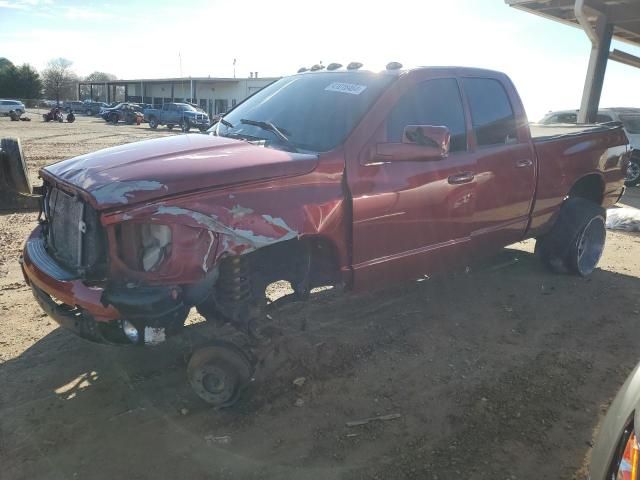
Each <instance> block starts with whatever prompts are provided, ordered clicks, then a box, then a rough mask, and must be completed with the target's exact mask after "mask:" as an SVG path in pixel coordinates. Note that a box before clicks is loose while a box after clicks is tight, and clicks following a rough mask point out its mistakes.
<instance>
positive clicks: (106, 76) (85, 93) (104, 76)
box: [80, 72, 118, 100]
mask: <svg viewBox="0 0 640 480" xmlns="http://www.w3.org/2000/svg"><path fill="white" fill-rule="evenodd" d="M117 78H118V77H116V76H115V75H113V74H111V73H106V72H93V73H90V74H89V75H87V76H86V77H84V81H85V82H95V83H103V82H110V81H111V80H117ZM92 91H93V98H92V100H99V99H100V92H102V98H103V99H104V98H106V97H107V92H106V90H105V88H104V86H102V85H100V86H98V85H95V86H94V87H93V90H92V89H91V87H90V86H89V85H82V86H81V87H80V98H88V97H89V96H91V92H92Z"/></svg>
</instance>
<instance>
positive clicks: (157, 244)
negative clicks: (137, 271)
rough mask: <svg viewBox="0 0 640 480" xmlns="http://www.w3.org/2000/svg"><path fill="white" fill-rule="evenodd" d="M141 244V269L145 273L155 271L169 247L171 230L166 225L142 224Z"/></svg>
mask: <svg viewBox="0 0 640 480" xmlns="http://www.w3.org/2000/svg"><path fill="white" fill-rule="evenodd" d="M140 241H141V243H142V257H141V258H142V268H143V269H144V271H145V272H152V271H154V270H156V269H157V268H158V267H159V266H160V264H161V263H162V261H163V260H164V259H165V257H166V255H167V253H168V251H169V248H170V247H171V229H170V228H169V227H168V226H166V225H158V224H155V223H150V224H144V225H142V228H141V229H140Z"/></svg>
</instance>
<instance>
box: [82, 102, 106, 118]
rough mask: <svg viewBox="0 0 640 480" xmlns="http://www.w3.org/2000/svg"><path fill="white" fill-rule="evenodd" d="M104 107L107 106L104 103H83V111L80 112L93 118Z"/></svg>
mask: <svg viewBox="0 0 640 480" xmlns="http://www.w3.org/2000/svg"><path fill="white" fill-rule="evenodd" d="M106 107H107V104H106V103H104V102H84V110H82V113H84V114H86V115H89V116H91V117H93V116H94V115H97V114H98V113H100V111H101V110H102V109H103V108H106Z"/></svg>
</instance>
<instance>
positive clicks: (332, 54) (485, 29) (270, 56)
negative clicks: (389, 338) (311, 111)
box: [0, 0, 640, 120]
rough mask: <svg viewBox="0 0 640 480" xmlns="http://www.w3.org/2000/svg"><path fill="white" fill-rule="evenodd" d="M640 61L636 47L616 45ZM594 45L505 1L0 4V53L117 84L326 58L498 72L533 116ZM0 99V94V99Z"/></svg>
mask: <svg viewBox="0 0 640 480" xmlns="http://www.w3.org/2000/svg"><path fill="white" fill-rule="evenodd" d="M613 47H614V48H619V49H621V50H624V51H627V52H629V53H632V54H634V55H639V56H640V49H639V48H634V47H632V46H629V45H627V44H623V43H619V42H614V45H613ZM590 49H591V44H590V42H589V40H588V38H587V36H586V35H585V33H584V32H583V31H582V30H580V29H577V28H572V27H570V26H566V25H562V24H559V23H557V22H552V21H549V20H545V19H543V18H540V17H537V16H534V15H530V14H527V13H525V12H522V11H518V10H514V9H512V8H510V7H508V6H507V5H505V3H504V1H503V0H394V1H393V2H380V1H375V0H369V1H360V0H352V1H348V0H242V1H240V0H236V1H232V0H209V1H206V0H188V1H184V2H178V1H170V2H169V1H163V0H128V1H120V0H110V1H108V2H98V1H91V0H84V1H79V0H0V56H4V57H7V58H9V60H11V61H12V62H14V63H16V64H22V63H29V64H31V65H33V66H34V67H36V68H37V69H39V70H41V69H43V68H44V67H45V66H46V64H47V62H48V61H49V60H51V59H53V58H57V57H64V58H67V59H69V60H71V61H72V62H73V69H74V70H75V72H76V73H77V74H78V75H87V74H89V73H91V72H93V71H104V72H108V73H112V74H114V75H116V76H117V77H118V78H124V79H126V78H157V77H173V76H176V77H177V76H186V77H188V76H208V75H210V76H212V77H222V76H232V75H233V68H234V67H233V60H234V59H236V74H237V76H248V75H249V72H255V71H257V72H259V75H260V76H261V77H266V76H283V75H289V74H292V73H295V72H296V71H297V70H298V68H300V67H301V66H311V65H313V64H315V63H318V62H320V61H322V62H323V63H324V64H325V65H327V64H329V63H331V62H339V63H343V64H346V63H348V62H350V61H360V62H362V63H364V65H365V68H370V69H379V68H383V67H384V65H386V64H387V63H388V62H390V61H399V62H401V63H402V64H403V65H404V66H420V65H462V66H473V67H484V68H491V69H496V70H501V71H504V72H505V73H507V74H508V75H509V76H510V77H511V78H512V80H513V81H514V83H515V84H516V87H517V88H518V90H519V92H520V96H521V97H522V99H523V102H524V104H525V108H526V109H527V113H528V116H529V119H530V120H539V119H540V118H541V117H542V116H543V115H544V113H546V112H547V111H549V110H560V109H570V108H578V107H579V104H580V98H581V95H582V88H583V85H584V77H585V74H586V70H587V63H588V58H589V53H590ZM638 85H640V69H635V68H632V67H628V66H625V65H621V64H618V63H616V62H609V66H608V69H607V74H606V79H605V86H604V91H603V96H602V101H601V106H602V107H611V106H625V107H632V106H633V107H640V89H639V88H638ZM0 94H1V92H0Z"/></svg>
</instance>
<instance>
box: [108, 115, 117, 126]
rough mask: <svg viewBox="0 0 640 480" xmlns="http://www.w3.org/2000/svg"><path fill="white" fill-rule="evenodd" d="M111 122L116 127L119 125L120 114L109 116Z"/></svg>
mask: <svg viewBox="0 0 640 480" xmlns="http://www.w3.org/2000/svg"><path fill="white" fill-rule="evenodd" d="M109 122H111V123H113V124H114V125H117V124H118V114H117V113H112V114H111V115H110V116H109Z"/></svg>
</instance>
